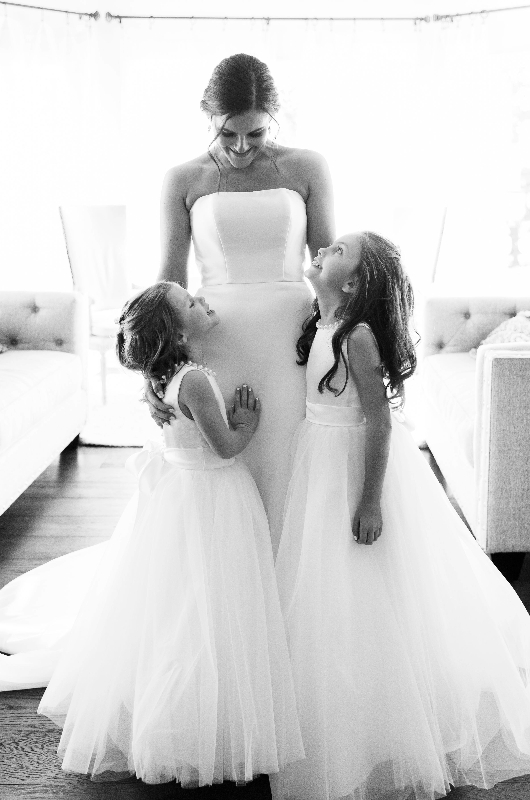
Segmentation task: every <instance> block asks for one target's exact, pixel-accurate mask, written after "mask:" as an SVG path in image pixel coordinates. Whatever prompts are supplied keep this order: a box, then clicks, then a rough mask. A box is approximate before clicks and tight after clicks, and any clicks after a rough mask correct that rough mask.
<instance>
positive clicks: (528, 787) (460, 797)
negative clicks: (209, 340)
mask: <svg viewBox="0 0 530 800" xmlns="http://www.w3.org/2000/svg"><path fill="white" fill-rule="evenodd" d="M131 452H134V451H133V450H132V449H128V448H105V447H80V448H77V449H72V450H66V451H65V452H64V453H63V454H62V456H61V457H60V458H58V459H57V460H56V461H54V462H53V464H52V465H51V466H50V467H49V468H48V469H47V470H46V471H45V472H44V473H43V474H42V475H41V476H40V477H39V478H38V479H37V480H36V481H35V482H34V483H33V484H32V485H31V486H30V487H29V489H27V491H26V492H24V494H23V495H21V497H19V499H18V500H17V501H16V502H15V503H14V504H13V505H12V506H11V508H9V509H8V510H7V511H6V512H5V513H4V514H3V515H2V516H0V587H2V586H4V585H5V584H6V583H7V582H8V581H10V580H12V579H13V578H15V577H17V576H18V575H21V574H22V573H24V572H27V571H28V570H29V569H31V568H33V567H36V566H38V565H40V564H43V563H44V562H46V561H49V560H50V559H51V558H55V557H57V556H61V555H64V554H65V553H69V552H71V551H73V550H77V549H79V548H82V547H86V546H88V545H91V544H96V543H98V542H101V541H104V540H105V539H107V538H108V537H109V536H110V534H111V533H112V531H113V529H114V526H115V524H116V522H117V520H118V517H119V515H120V513H121V511H122V510H123V508H124V506H125V504H126V501H127V500H128V499H129V497H130V496H131V495H132V493H133V490H134V484H135V479H134V478H133V476H132V475H131V474H130V473H129V472H127V470H125V469H124V468H123V465H124V463H125V461H126V459H127V457H128V456H129V455H130V453H131ZM426 457H429V456H428V454H427V456H426ZM432 466H433V467H435V465H434V464H432ZM527 560H528V559H527ZM515 588H516V591H517V592H518V593H519V596H520V597H521V598H522V599H523V602H525V604H527V608H530V567H529V566H528V565H527V564H526V562H525V565H524V567H523V572H522V575H521V580H520V581H519V582H518V583H517V584H515ZM42 694H43V690H42V689H34V690H29V691H21V692H4V693H0V800H45V799H46V798H61V799H62V798H64V800H85V799H87V800H88V798H91V800H129V798H130V800H137V799H138V800H140V798H156V799H157V800H159V799H162V798H169V797H182V796H184V797H187V798H190V799H191V800H203V799H204V800H217V798H228V799H230V798H233V797H234V798H236V800H269V798H270V792H269V788H268V780H267V779H266V778H264V777H262V778H260V779H258V780H256V781H253V782H252V783H251V784H248V785H247V786H245V787H234V786H233V785H232V784H224V785H223V786H218V787H211V788H207V789H200V790H199V789H196V790H191V791H184V790H181V789H180V788H179V787H177V786H176V785H175V784H174V783H171V784H164V785H159V786H147V785H146V784H143V783H141V782H140V781H137V780H129V781H124V782H119V783H96V782H91V781H90V780H88V779H87V778H83V777H80V776H77V775H67V774H65V773H63V772H62V770H61V769H60V767H59V762H58V760H57V757H56V752H55V751H56V748H57V743H58V741H59V736H60V732H59V730H58V729H57V728H56V727H55V726H54V725H53V724H52V723H51V722H50V721H49V720H47V719H46V718H45V717H40V716H37V715H36V713H35V712H36V709H37V706H38V703H39V700H40V698H41V696H42ZM449 797H450V798H451V800H523V799H524V800H529V798H530V777H525V778H520V779H516V780H514V781H510V782H508V783H506V784H500V785H499V786H497V787H495V788H494V789H492V790H491V791H489V792H484V791H480V790H478V789H474V788H461V789H457V790H454V791H453V792H451V794H450V795H449Z"/></svg>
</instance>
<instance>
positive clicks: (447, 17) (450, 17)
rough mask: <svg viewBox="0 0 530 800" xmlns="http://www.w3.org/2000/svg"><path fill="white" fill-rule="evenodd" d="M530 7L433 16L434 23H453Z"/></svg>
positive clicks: (488, 9)
mask: <svg viewBox="0 0 530 800" xmlns="http://www.w3.org/2000/svg"><path fill="white" fill-rule="evenodd" d="M529 8H530V5H525V6H510V7H506V8H483V9H482V10H481V11H459V12H457V13H456V14H433V15H432V21H433V22H447V21H449V22H452V21H453V20H454V19H456V18H457V17H477V16H480V14H497V13H498V12H500V11H524V10H525V9H529Z"/></svg>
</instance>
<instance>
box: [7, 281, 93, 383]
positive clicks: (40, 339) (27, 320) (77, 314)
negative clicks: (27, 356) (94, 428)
mask: <svg viewBox="0 0 530 800" xmlns="http://www.w3.org/2000/svg"><path fill="white" fill-rule="evenodd" d="M88 335H89V322H88V301H87V298H86V297H85V296H84V295H82V294H81V293H80V292H0V343H2V344H4V345H6V347H8V348H9V349H10V350H60V351H62V352H64V353H75V354H76V355H78V356H79V357H80V358H81V362H82V364H83V375H84V379H83V385H84V386H85V387H86V374H87V359H88Z"/></svg>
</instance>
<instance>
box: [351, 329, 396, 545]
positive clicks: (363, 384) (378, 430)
mask: <svg viewBox="0 0 530 800" xmlns="http://www.w3.org/2000/svg"><path fill="white" fill-rule="evenodd" d="M348 362H349V367H350V370H351V374H352V378H353V379H354V381H355V385H356V387H357V392H358V393H359V399H360V401H361V406H362V409H363V413H364V416H365V418H366V444H365V465H364V467H365V475H364V489H363V493H362V496H361V500H360V502H359V506H358V508H357V510H356V512H355V515H354V517H353V524H352V530H353V535H354V538H355V540H356V541H358V542H359V543H360V544H372V543H373V542H374V541H376V539H377V538H378V537H379V536H380V535H381V530H382V527H383V519H382V516H381V492H382V489H383V480H384V477H385V472H386V465H387V461H388V453H389V450H390V432H391V428H392V424H391V420H390V409H389V407H388V400H387V397H386V391H385V386H384V383H383V379H382V375H381V358H380V355H379V351H378V348H377V344H376V341H375V339H374V336H373V334H372V332H371V331H370V330H368V328H366V327H364V325H361V326H359V327H358V328H355V329H354V330H353V331H352V333H351V335H350V337H349V340H348Z"/></svg>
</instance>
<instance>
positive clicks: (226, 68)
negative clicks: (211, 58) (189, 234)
mask: <svg viewBox="0 0 530 800" xmlns="http://www.w3.org/2000/svg"><path fill="white" fill-rule="evenodd" d="M200 106H201V109H202V111H204V112H205V113H206V114H208V116H210V117H212V116H225V115H226V120H225V122H226V121H228V120H229V119H231V118H232V117H235V116H237V115H238V114H244V113H245V112H247V111H264V112H266V113H267V114H269V115H270V117H271V118H272V119H273V120H274V121H275V122H276V119H275V116H274V115H275V114H277V113H278V111H279V108H280V100H279V97H278V92H277V90H276V86H275V85H274V80H273V78H272V75H271V74H270V72H269V68H268V66H267V65H266V64H265V63H264V62H263V61H260V60H259V58H256V57H255V56H249V55H247V54H246V53H236V54H235V55H233V56H228V58H223V60H222V61H220V62H219V64H218V65H217V66H216V67H215V69H214V71H213V72H212V76H211V78H210V80H209V82H208V86H207V87H206V89H205V90H204V94H203V96H202V100H201V103H200ZM276 125H278V123H277V122H276ZM219 135H220V134H219V133H218V134H217V135H216V136H215V137H214V138H213V140H212V141H211V142H210V146H209V148H208V154H209V156H210V158H211V159H212V160H213V162H214V163H215V165H216V167H217V169H218V171H219V187H218V188H220V185H221V165H220V163H219V161H218V159H217V157H216V156H215V154H214V153H213V152H212V151H211V149H210V148H211V146H212V145H213V144H214V142H215V141H216V140H217V139H218V137H219ZM270 158H271V163H272V164H273V166H274V167H275V169H276V171H278V166H277V164H276V158H275V153H274V149H273V150H271V156H270Z"/></svg>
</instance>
